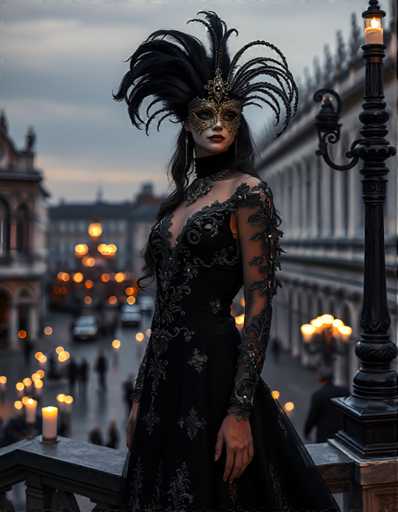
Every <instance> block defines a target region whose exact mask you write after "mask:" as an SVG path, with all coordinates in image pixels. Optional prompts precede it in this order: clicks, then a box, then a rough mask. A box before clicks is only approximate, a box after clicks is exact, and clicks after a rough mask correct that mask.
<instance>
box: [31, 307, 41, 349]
mask: <svg viewBox="0 0 398 512" xmlns="http://www.w3.org/2000/svg"><path fill="white" fill-rule="evenodd" d="M38 316H39V310H38V308H37V307H35V306H34V305H33V304H31V305H30V308H29V332H30V337H31V339H32V340H36V339H37V338H38V335H39V333H38V331H39V318H38Z"/></svg>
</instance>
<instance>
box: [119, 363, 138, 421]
mask: <svg viewBox="0 0 398 512" xmlns="http://www.w3.org/2000/svg"><path fill="white" fill-rule="evenodd" d="M134 379H135V375H134V374H133V373H130V375H129V376H128V377H127V379H126V380H125V381H124V382H123V384H122V387H123V400H124V403H125V404H126V407H127V416H128V415H129V414H130V411H131V406H132V405H133V393H134Z"/></svg>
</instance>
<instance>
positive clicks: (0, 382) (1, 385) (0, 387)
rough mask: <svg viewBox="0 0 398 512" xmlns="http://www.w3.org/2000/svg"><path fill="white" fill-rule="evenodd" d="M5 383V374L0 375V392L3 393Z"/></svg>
mask: <svg viewBox="0 0 398 512" xmlns="http://www.w3.org/2000/svg"><path fill="white" fill-rule="evenodd" d="M6 384H7V377H6V376H5V375H1V376H0V392H1V393H5V390H6Z"/></svg>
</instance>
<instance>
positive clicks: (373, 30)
mask: <svg viewBox="0 0 398 512" xmlns="http://www.w3.org/2000/svg"><path fill="white" fill-rule="evenodd" d="M383 43H384V37H383V27H382V24H381V18H375V17H373V18H365V44H383Z"/></svg>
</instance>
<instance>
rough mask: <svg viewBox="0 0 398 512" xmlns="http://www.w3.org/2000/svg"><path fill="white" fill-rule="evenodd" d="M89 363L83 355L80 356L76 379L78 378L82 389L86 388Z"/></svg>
mask: <svg viewBox="0 0 398 512" xmlns="http://www.w3.org/2000/svg"><path fill="white" fill-rule="evenodd" d="M89 369H90V367H89V364H88V361H87V359H86V358H85V357H83V358H82V360H81V362H80V365H79V367H78V379H79V387H80V386H81V388H82V390H86V387H87V382H88V375H89Z"/></svg>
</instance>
